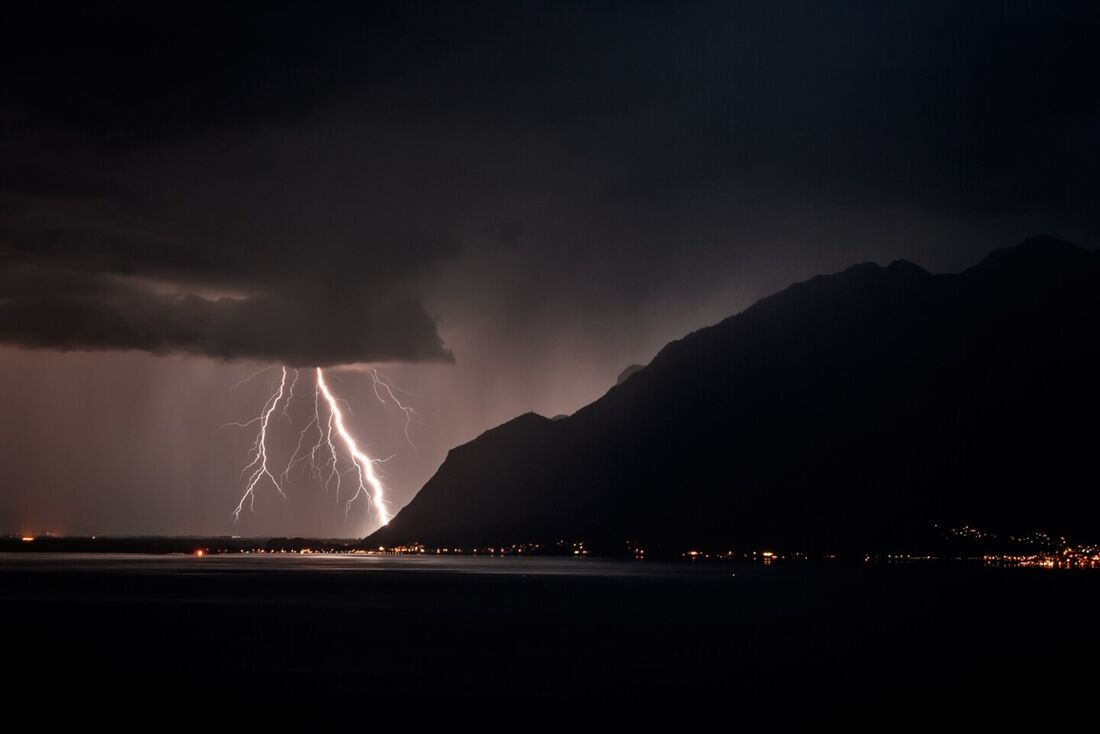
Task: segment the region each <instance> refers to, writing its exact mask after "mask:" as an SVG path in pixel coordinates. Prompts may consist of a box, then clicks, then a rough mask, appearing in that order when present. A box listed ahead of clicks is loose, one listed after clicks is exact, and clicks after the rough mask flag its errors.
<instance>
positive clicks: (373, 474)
mask: <svg viewBox="0 0 1100 734" xmlns="http://www.w3.org/2000/svg"><path fill="white" fill-rule="evenodd" d="M262 372H263V370H261V371H259V372H256V373H253V374H252V375H250V376H249V377H247V378H245V380H242V381H241V382H240V383H238V384H237V385H235V386H234V388H236V387H239V386H240V385H241V384H243V383H244V382H247V381H249V380H251V379H252V378H254V377H256V376H257V375H259V374H261V373H262ZM287 372H288V370H287V368H286V367H285V366H284V367H283V368H282V376H281V378H280V381H279V386H278V389H277V390H275V391H274V392H273V393H272V394H271V396H270V397H268V399H267V401H266V402H265V403H264V406H263V409H262V410H261V411H260V414H259V415H258V416H256V417H255V418H253V419H252V420H250V421H248V422H246V423H229V424H226V425H233V426H239V427H248V426H252V425H256V424H259V430H258V432H257V434H256V440H255V441H254V442H253V445H252V449H251V450H250V451H249V462H248V465H247V466H245V468H244V469H243V470H242V471H241V476H242V477H243V476H244V475H245V474H248V480H247V482H246V486H245V490H244V493H243V494H242V495H241V499H240V501H239V502H238V503H237V507H236V509H235V510H234V511H233V517H234V519H235V520H236V519H239V518H240V514H241V510H243V509H244V506H245V503H246V502H247V503H248V506H249V509H250V510H251V509H254V507H255V502H256V494H255V492H256V487H257V486H258V485H259V484H261V483H262V482H263V481H264V480H265V479H266V480H268V481H270V482H271V484H272V485H274V487H275V489H276V490H277V491H278V492H279V494H280V495H282V496H283V497H286V493H285V492H284V491H283V484H284V483H285V482H287V481H288V480H289V477H290V472H291V470H292V469H293V468H294V467H295V466H296V465H298V464H300V463H303V462H305V463H306V465H307V466H308V467H309V469H310V472H311V474H312V475H313V476H315V477H316V479H317V480H318V481H319V482H320V483H321V485H322V486H323V487H324V488H325V491H326V492H328V491H329V490H330V489H333V488H334V489H335V493H336V502H337V503H339V501H340V489H341V479H342V476H343V475H344V474H345V473H349V472H354V473H355V477H356V487H355V493H354V494H352V496H351V497H350V499H347V500H346V501H345V507H344V514H345V516H346V515H347V514H348V513H349V512H350V511H351V506H352V504H354V503H355V501H356V500H358V499H359V497H360V496H365V497H366V498H367V500H368V501H369V503H370V506H372V507H373V508H374V510H375V514H376V515H377V517H378V519H379V521H380V522H381V524H382V525H385V524H386V523H388V522H389V521H390V515H389V512H388V511H387V510H386V505H385V496H384V495H385V487H384V486H383V484H382V480H381V476H382V472H381V470H380V469H379V468H378V465H379V464H382V463H384V462H386V461H388V460H389V459H390V458H392V457H387V458H385V459H372V458H371V457H370V456H368V455H367V454H366V453H364V452H363V450H362V449H361V448H360V447H359V443H358V442H357V441H356V439H355V437H354V436H352V434H351V432H350V431H349V430H348V428H347V426H345V424H344V413H343V411H342V410H341V407H340V404H341V403H343V402H344V401H342V400H340V399H339V398H336V397H335V396H334V395H333V394H332V391H331V390H330V389H329V386H328V383H327V382H326V381H325V374H324V371H323V370H322V369H321V368H320V367H318V368H316V382H315V384H314V388H313V416H312V418H311V419H310V421H309V423H307V424H306V426H305V428H303V429H302V430H301V432H299V434H298V442H297V444H296V445H295V447H294V451H293V453H292V454H291V455H290V460H289V461H288V462H287V463H286V466H285V467H284V468H283V470H282V472H280V473H279V475H278V476H276V475H275V474H274V473H273V472H272V471H271V470H270V468H269V466H268V446H267V442H268V428H269V426H270V422H271V416H272V415H273V414H274V413H275V411H276V410H277V409H278V407H279V405H280V404H282V414H283V415H284V416H285V417H286V418H287V420H288V421H289V420H291V416H290V412H289V409H290V402H291V400H292V399H293V398H294V394H295V393H294V389H295V386H296V385H297V384H298V380H299V377H300V374H299V371H298V370H293V372H294V376H293V377H292V379H291V380H290V385H289V388H288V387H287ZM370 374H371V378H372V380H373V381H374V391H375V395H376V396H377V397H378V399H379V401H381V402H382V404H383V405H388V403H387V401H386V396H388V397H389V400H390V402H392V403H393V404H394V405H395V406H397V408H398V409H399V410H401V411H402V412H403V413H404V414H405V419H406V422H405V439H406V440H408V441H409V444H410V445H412V440H411V439H410V437H409V422H410V421H411V419H412V416H413V415H415V412H414V411H413V409H412V408H410V407H409V406H406V405H403V404H402V403H401V401H400V400H399V399H398V398H397V395H396V393H395V389H394V388H393V387H391V386H390V384H389V383H388V382H387V381H386V380H385V378H383V377H382V376H380V375H378V374H377V371H375V370H371V372H370ZM284 396H285V399H284ZM322 398H323V402H324V406H325V407H326V408H327V415H324V413H325V412H326V411H323V410H322ZM349 410H350V408H349ZM313 432H316V434H317V437H316V441H315V442H314V444H313V446H312V447H311V448H310V449H308V450H307V449H306V448H305V446H306V437H307V436H309V435H310V434H311V433H313ZM310 440H312V439H310ZM338 444H342V445H343V448H344V451H345V453H346V454H347V455H348V456H350V458H351V467H349V468H348V469H345V470H341V468H340V460H339V451H338V449H337V446H338ZM413 448H415V445H414V446H413Z"/></svg>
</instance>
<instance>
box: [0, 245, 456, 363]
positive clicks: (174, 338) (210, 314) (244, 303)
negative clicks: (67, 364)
mask: <svg viewBox="0 0 1100 734" xmlns="http://www.w3.org/2000/svg"><path fill="white" fill-rule="evenodd" d="M334 306H335V304H332V303H331V302H327V303H325V302H322V303H309V302H308V301H307V302H303V301H300V300H298V299H296V298H295V296H294V294H288V293H277V292H276V293H257V294H250V295H247V296H245V297H227V296H222V297H208V296H200V295H196V294H193V293H171V292H168V293H166V292H162V291H160V290H159V289H158V287H156V286H154V285H150V284H148V283H145V282H142V281H135V280H132V279H128V278H120V277H117V276H110V275H103V274H89V273H80V272H74V271H63V270H56V269H47V268H36V267H29V268H28V267H20V268H11V269H8V270H7V271H5V272H3V273H2V274H0V342H2V343H5V344H8V345H13V346H17V347H25V348H37V349H55V350H62V351H68V350H140V351H144V352H150V353H153V354H191V355H201V356H207V357H214V358H219V359H250V360H263V361H276V362H282V363H286V364H289V365H293V366H328V365H334V364H351V363H357V362H396V361H401V362H411V361H429V360H435V361H439V360H444V361H449V360H451V359H452V357H451V354H450V352H448V351H447V350H446V349H445V348H444V347H443V343H442V341H441V340H440V338H439V335H438V333H437V331H436V328H435V324H434V323H433V321H432V320H431V318H430V317H429V316H428V315H427V314H426V313H425V312H424V310H423V308H422V307H421V306H420V304H419V303H417V302H416V301H415V300H412V299H401V298H393V299H387V300H383V301H372V300H371V299H370V298H369V297H365V298H362V299H359V300H357V301H352V302H349V303H344V304H340V305H339V306H338V307H334Z"/></svg>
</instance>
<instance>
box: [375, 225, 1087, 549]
mask: <svg viewBox="0 0 1100 734" xmlns="http://www.w3.org/2000/svg"><path fill="white" fill-rule="evenodd" d="M1098 366H1100V253H1097V252H1091V251H1087V250H1084V249H1081V248H1078V247H1075V246H1074V245H1071V244H1069V243H1066V242H1063V241H1061V240H1057V239H1054V238H1051V237H1037V238H1033V239H1029V240H1027V241H1025V242H1024V243H1022V244H1020V245H1018V246H1016V247H1012V248H1008V249H1004V250H998V251H995V252H993V253H992V254H990V255H989V256H988V257H987V258H986V259H985V260H984V261H982V262H981V263H980V264H978V265H976V266H974V267H972V268H970V269H969V270H966V271H964V272H962V273H958V274H941V275H933V274H930V273H928V272H926V271H925V270H923V269H921V268H920V267H918V266H916V265H914V264H912V263H909V262H905V261H897V262H894V263H892V264H891V265H889V266H887V267H880V266H878V265H874V264H861V265H856V266H853V267H851V268H849V269H847V270H845V271H843V272H840V273H837V274H834V275H826V276H818V277H815V278H812V279H810V280H808V281H806V282H803V283H799V284H796V285H793V286H791V287H789V288H787V289H786V290H784V291H782V292H780V293H777V294H775V295H772V296H770V297H768V298H764V299H763V300H761V301H759V302H757V303H756V304H755V305H753V306H752V307H750V308H748V309H746V310H745V311H743V312H741V313H739V314H737V315H735V316H732V317H730V318H727V319H725V320H724V321H722V322H720V323H718V324H716V325H714V326H710V327H707V328H704V329H700V330H699V331H696V332H694V333H691V334H689V335H687V336H685V337H683V338H682V339H679V340H677V341H674V342H672V343H670V344H668V345H667V346H665V347H664V348H663V349H662V350H661V351H660V353H658V354H657V356H656V357H655V358H654V359H653V360H652V361H651V362H650V363H649V364H648V365H647V366H645V367H644V368H642V369H639V370H637V371H636V372H634V373H633V374H632V375H630V377H629V379H625V380H622V381H620V383H619V384H618V385H616V386H615V387H613V388H611V390H610V391H608V392H607V393H606V394H605V395H604V396H603V397H602V398H600V399H599V400H597V401H595V402H593V403H591V404H590V405H588V406H586V407H584V408H582V409H581V410H579V411H577V412H576V413H574V414H572V415H570V416H568V417H565V418H561V419H559V420H554V421H552V420H549V419H546V418H543V417H541V416H538V415H535V414H533V413H528V414H526V415H522V416H520V417H518V418H516V419H514V420H512V421H510V422H508V423H505V424H503V425H501V426H498V427H496V428H494V429H492V430H489V431H487V432H485V433H484V434H482V435H481V436H479V437H478V438H477V439H475V440H473V441H471V442H469V443H467V444H465V445H462V446H459V447H457V448H455V449H453V450H452V451H451V452H450V453H449V454H448V456H447V458H446V461H445V462H444V463H443V465H442V466H441V467H440V469H439V471H438V472H437V473H436V474H435V476H433V477H432V478H431V480H429V481H428V483H427V484H426V485H425V486H424V487H423V489H422V490H421V491H420V492H419V493H418V494H417V495H416V497H415V498H414V499H413V500H412V502H410V503H409V505H408V506H407V507H405V508H404V509H403V510H402V511H401V512H400V513H399V514H398V515H397V516H396V517H395V518H394V519H393V521H392V522H391V523H390V524H389V525H388V526H386V527H384V528H382V529H380V530H378V531H377V532H375V533H374V534H373V535H371V536H370V537H369V538H368V539H367V541H366V543H367V544H368V545H373V546H377V545H396V544H401V543H409V542H422V543H425V544H428V545H432V546H452V545H456V546H467V547H469V546H486V545H500V544H511V543H521V542H553V541H557V540H561V539H583V540H585V541H586V542H588V543H589V544H590V545H593V546H604V547H606V548H609V549H614V548H622V547H623V543H624V541H626V540H628V539H629V540H633V541H637V542H640V543H642V544H645V545H648V546H660V547H665V548H669V549H674V548H685V549H686V548H692V547H695V548H708V547H709V548H738V549H745V548H760V547H768V546H771V547H779V548H789V549H793V548H797V549H807V550H823V551H829V550H836V551H862V550H867V549H876V550H880V549H889V548H899V549H900V548H907V547H915V546H918V545H919V544H920V543H922V542H924V540H925V539H926V538H927V537H929V533H930V532H931V531H932V528H933V527H934V526H936V525H939V526H940V527H941V528H942V527H945V526H950V525H952V524H962V523H969V524H978V525H984V526H986V527H989V528H993V529H999V530H1001V531H1030V530H1036V529H1043V530H1047V531H1050V532H1059V533H1064V534H1066V535H1068V536H1070V537H1082V538H1085V537H1087V538H1090V539H1093V540H1096V539H1098V538H1100V515H1098V510H1100V493H1098V492H1097V479H1098V477H1100V470H1098V468H1097V463H1096V451H1097V447H1098V446H1100V420H1098V408H1100V382H1098V376H1100V372H1098V369H1097V368H1098Z"/></svg>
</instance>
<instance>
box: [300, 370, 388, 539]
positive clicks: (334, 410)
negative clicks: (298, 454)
mask: <svg viewBox="0 0 1100 734" xmlns="http://www.w3.org/2000/svg"><path fill="white" fill-rule="evenodd" d="M317 387H318V388H319V389H320V391H321V395H323V396H324V398H325V401H326V402H328V407H329V433H328V442H329V447H330V448H332V428H333V427H334V426H335V428H336V432H337V433H338V434H339V435H340V438H341V439H342V440H343V442H344V447H345V448H346V449H347V452H348V453H349V454H350V455H351V461H352V463H353V464H354V465H355V469H356V474H357V476H358V480H359V481H358V486H357V487H356V489H355V494H354V495H352V497H351V499H349V500H348V501H347V503H346V504H345V509H344V513H345V514H347V513H348V512H349V511H350V510H351V506H352V504H353V503H354V502H355V501H356V500H357V499H359V497H360V495H365V496H366V497H367V499H369V500H370V503H371V504H372V505H373V506H374V509H375V511H376V512H377V514H378V520H379V521H380V522H381V523H382V524H383V525H385V524H387V523H388V522H389V521H390V515H389V513H388V512H387V511H386V506H385V497H384V493H385V488H384V487H383V486H382V480H381V479H379V477H378V474H377V473H376V471H375V461H376V460H374V459H371V458H370V457H369V456H367V455H366V454H364V453H363V452H362V451H361V450H360V448H359V445H358V443H357V442H356V441H355V438H354V437H353V436H352V435H351V434H350V433H349V432H348V429H347V428H346V427H345V426H344V414H343V413H342V412H340V405H339V403H338V402H337V400H336V398H334V397H333V396H332V392H331V391H330V390H329V389H328V384H327V383H326V382H325V373H324V372H323V371H322V370H321V368H320V367H318V368H317ZM335 455H336V454H335V450H333V458H334V460H335ZM334 464H335V461H334Z"/></svg>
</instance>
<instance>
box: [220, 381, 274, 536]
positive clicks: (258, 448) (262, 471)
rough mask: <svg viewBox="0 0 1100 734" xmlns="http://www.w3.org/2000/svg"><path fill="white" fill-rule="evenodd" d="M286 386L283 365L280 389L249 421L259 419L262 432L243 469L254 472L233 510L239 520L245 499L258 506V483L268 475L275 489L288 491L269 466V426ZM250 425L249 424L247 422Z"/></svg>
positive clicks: (249, 504)
mask: <svg viewBox="0 0 1100 734" xmlns="http://www.w3.org/2000/svg"><path fill="white" fill-rule="evenodd" d="M285 388H286V367H283V376H282V379H281V380H279V389H278V391H277V392H276V393H275V394H273V395H272V396H271V397H269V398H268V399H267V402H266V403H264V409H263V410H262V411H260V415H259V416H257V417H256V418H254V419H253V420H251V421H249V424H251V423H255V422H257V421H259V423H260V432H259V433H258V434H256V442H255V443H254V444H253V445H252V453H250V454H249V455H250V456H252V461H251V462H249V464H248V465H247V466H246V467H245V468H244V469H243V470H242V471H241V474H244V473H245V472H247V471H248V470H249V469H252V470H253V471H252V474H251V475H249V477H248V486H247V487H246V488H245V490H244V494H242V495H241V501H240V502H238V503H237V509H235V510H233V519H234V520H237V519H239V518H240V516H241V510H242V509H243V508H244V502H245V500H248V507H249V509H253V508H255V506H256V492H255V490H256V485H257V484H259V483H260V480H261V479H263V478H264V477H267V478H268V479H270V480H271V483H272V484H274V485H275V489H277V490H278V491H279V494H281V495H282V496H283V497H286V493H285V492H283V487H282V485H281V484H279V480H278V479H276V478H275V475H274V474H272V473H271V470H270V469H268V468H267V426H268V423H270V422H271V414H272V413H274V412H275V408H276V406H278V405H279V401H280V400H282V399H283V390H284V389H285ZM245 425H248V424H245Z"/></svg>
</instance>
